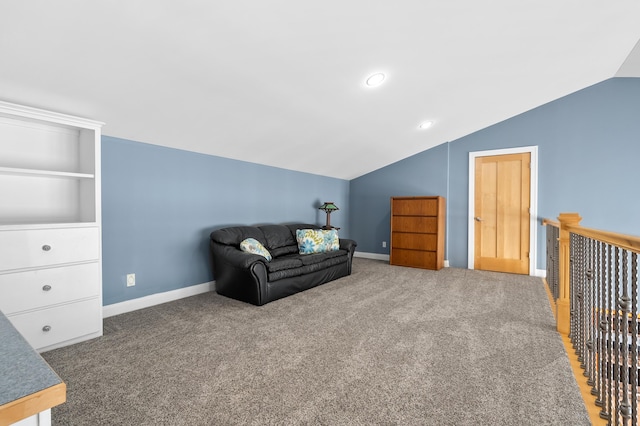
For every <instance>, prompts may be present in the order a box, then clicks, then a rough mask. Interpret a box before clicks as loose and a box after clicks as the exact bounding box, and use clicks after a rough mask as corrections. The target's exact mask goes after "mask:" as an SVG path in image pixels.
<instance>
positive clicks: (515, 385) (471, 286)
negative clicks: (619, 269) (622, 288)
mask: <svg viewBox="0 0 640 426" xmlns="http://www.w3.org/2000/svg"><path fill="white" fill-rule="evenodd" d="M104 324H105V335H104V336H103V337H101V338H98V339H94V340H92V341H89V342H84V343H80V344H77V345H73V346H69V347H66V348H61V349H57V350H53V351H50V352H47V353H44V354H43V356H44V358H45V359H46V360H47V361H48V362H49V364H50V365H51V366H52V367H53V369H54V370H56V371H57V372H58V374H59V375H60V377H61V378H62V379H63V380H64V381H65V382H66V383H67V392H68V394H67V397H68V401H67V402H66V403H65V404H63V405H61V406H59V407H56V408H54V409H53V424H54V425H92V426H95V425H518V426H522V425H563V426H565V425H571V426H575V425H588V424H589V419H588V417H587V413H586V410H585V408H584V404H583V402H582V399H581V397H580V393H579V390H578V387H577V385H576V383H575V380H574V377H573V375H572V372H571V369H570V365H569V361H568V359H567V356H566V353H565V351H564V347H563V344H562V341H561V339H560V337H559V335H558V334H557V333H556V331H555V327H554V319H553V315H552V313H551V310H550V308H549V303H548V299H547V296H546V293H545V290H544V288H543V284H542V282H541V280H540V279H539V278H532V277H526V276H518V275H509V274H498V273H491V272H482V271H470V270H466V269H456V268H447V269H443V270H441V271H437V272H436V271H426V270H421V269H413V268H403V267H397V266H390V265H388V263H386V262H381V261H375V260H369V259H363V258H356V259H354V272H353V274H352V275H351V276H349V277H346V278H342V279H340V280H337V281H334V282H331V283H328V284H325V285H322V286H320V287H316V288H314V289H311V290H308V291H305V292H303V293H299V294H297V295H294V296H291V297H288V298H286V299H282V300H279V301H276V302H272V303H270V304H267V305H265V306H262V307H256V306H252V305H248V304H244V303H242V302H238V301H235V300H231V299H227V298H224V297H222V296H219V295H217V294H215V293H207V294H202V295H198V296H194V297H189V298H186V299H182V300H178V301H175V302H171V303H166V304H163V305H158V306H155V307H152V308H147V309H143V310H139V311H136V312H131V313H127V314H123V315H119V316H116V317H111V318H107V319H105V323H104Z"/></svg>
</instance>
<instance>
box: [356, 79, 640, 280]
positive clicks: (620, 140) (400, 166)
mask: <svg viewBox="0 0 640 426" xmlns="http://www.w3.org/2000/svg"><path fill="white" fill-rule="evenodd" d="M520 146H538V155H539V157H538V161H539V164H538V177H539V179H538V216H539V217H548V218H556V217H557V215H558V214H559V213H560V212H578V213H580V215H581V216H582V217H583V221H582V225H584V226H587V227H592V228H599V229H605V230H610V231H614V232H621V233H626V234H632V235H640V220H639V215H638V212H639V211H640V199H639V198H638V188H639V187H640V167H639V165H640V79H638V78H615V79H610V80H606V81H604V82H602V83H599V84H596V85H594V86H591V87H588V88H585V89H583V90H581V91H578V92H576V93H573V94H571V95H569V96H566V97H563V98H561V99H558V100H556V101H553V102H550V103H548V104H546V105H543V106H540V107H538V108H536V109H533V110H531V111H528V112H526V113H523V114H520V115H518V116H516V117H513V118H511V119H509V120H506V121H503V122H501V123H498V124H496V125H494V126H491V127H488V128H486V129H483V130H480V131H478V132H475V133H473V134H471V135H468V136H466V137H463V138H461V139H458V140H456V141H453V142H451V143H448V144H444V145H441V146H438V147H435V148H433V149H430V150H427V151H425V152H422V153H420V154H417V155H415V156H413V157H410V158H407V159H405V160H402V161H400V162H397V163H395V164H393V165H390V166H388V167H385V168H383V169H380V170H377V171H374V172H372V173H369V174H367V175H364V176H361V177H359V178H357V179H354V180H353V181H352V182H351V194H350V198H351V209H352V214H353V216H351V217H350V221H351V230H352V238H353V239H355V240H356V241H358V250H359V251H362V252H370V253H380V254H388V253H389V251H388V248H387V249H383V248H382V247H381V244H380V242H379V241H382V240H385V241H388V238H389V196H390V195H419V194H420V195H433V194H438V195H445V196H447V250H446V252H447V255H446V258H447V259H448V260H449V263H450V265H451V266H454V267H463V268H465V267H466V266H467V232H468V230H467V221H468V186H469V185H468V183H469V176H468V168H469V152H474V151H483V150H492V149H503V148H513V147H520ZM447 151H448V172H447V171H446V170H447V167H446V166H444V165H442V164H440V165H439V162H440V161H445V160H444V159H445V155H444V153H445V152H447ZM426 169H429V170H432V171H433V173H429V174H428V175H426V174H425V170H426ZM447 188H448V195H447ZM360 204H363V205H365V208H361V206H360ZM372 229H373V230H374V231H373V233H374V235H371V233H372ZM543 231H544V230H543V227H542V226H539V227H538V262H537V264H538V268H540V269H543V268H544V266H545V259H544V255H543V254H544V249H545V247H544V244H545V239H544V234H543Z"/></svg>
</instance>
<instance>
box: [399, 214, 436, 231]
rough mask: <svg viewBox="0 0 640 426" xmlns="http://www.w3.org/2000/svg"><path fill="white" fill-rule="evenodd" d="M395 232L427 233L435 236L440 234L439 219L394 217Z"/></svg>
mask: <svg viewBox="0 0 640 426" xmlns="http://www.w3.org/2000/svg"><path fill="white" fill-rule="evenodd" d="M391 221H392V222H391V227H392V230H393V231H400V232H425V233H431V234H435V233H436V232H438V218H437V217H428V216H393V218H392V219H391Z"/></svg>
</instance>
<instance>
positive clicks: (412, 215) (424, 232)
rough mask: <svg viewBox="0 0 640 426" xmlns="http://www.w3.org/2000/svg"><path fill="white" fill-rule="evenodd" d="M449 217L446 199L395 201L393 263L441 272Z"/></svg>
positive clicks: (413, 198) (392, 213) (395, 198)
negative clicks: (447, 217) (446, 219)
mask: <svg viewBox="0 0 640 426" xmlns="http://www.w3.org/2000/svg"><path fill="white" fill-rule="evenodd" d="M445 213H446V207H445V199H444V198H443V197H437V196H436V197H391V254H390V263H391V264H392V265H399V266H412V267H416V268H425V269H435V270H438V269H441V268H442V267H443V266H444V232H445Z"/></svg>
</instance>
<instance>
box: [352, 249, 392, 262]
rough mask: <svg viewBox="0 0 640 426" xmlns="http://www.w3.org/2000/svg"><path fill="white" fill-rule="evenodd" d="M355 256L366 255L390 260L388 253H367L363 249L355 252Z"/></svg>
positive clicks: (371, 257) (369, 257) (365, 256)
mask: <svg viewBox="0 0 640 426" xmlns="http://www.w3.org/2000/svg"><path fill="white" fill-rule="evenodd" d="M353 257H364V258H365V259H374V260H386V261H387V262H388V261H389V255H388V254H380V253H366V252H362V251H356V252H355V253H353Z"/></svg>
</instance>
